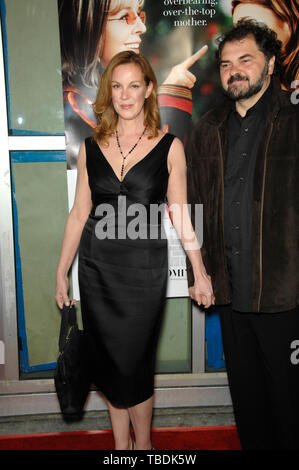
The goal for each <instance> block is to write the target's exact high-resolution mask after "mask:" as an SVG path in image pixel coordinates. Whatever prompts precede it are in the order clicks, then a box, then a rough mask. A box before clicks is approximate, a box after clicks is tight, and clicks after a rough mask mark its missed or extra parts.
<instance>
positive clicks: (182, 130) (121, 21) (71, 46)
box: [58, 0, 299, 297]
mask: <svg viewBox="0 0 299 470" xmlns="http://www.w3.org/2000/svg"><path fill="white" fill-rule="evenodd" d="M58 11H59V27H60V43H61V57H62V80H63V97H64V117H65V135H66V151H67V168H68V178H69V188H70V204H71V202H72V198H73V194H74V189H73V188H74V185H75V181H76V162H77V155H78V150H79V146H80V143H81V142H82V141H83V140H84V139H85V138H86V137H87V136H89V135H91V134H92V133H93V130H94V128H95V126H96V120H95V116H94V114H93V110H92V103H93V102H94V100H95V97H96V93H97V85H98V78H99V76H100V74H101V72H102V71H103V69H104V68H105V66H106V65H107V63H108V62H109V60H110V59H111V58H112V57H113V55H115V54H116V53H118V52H120V51H122V50H125V49H131V50H134V51H136V52H137V53H138V52H142V53H143V54H144V55H146V57H147V58H148V59H149V60H150V62H151V64H152V66H153V69H154V71H155V73H156V76H157V79H158V83H159V96H158V99H159V108H160V114H161V122H162V129H163V130H164V131H165V132H171V133H172V134H175V135H176V136H177V137H179V138H180V139H181V140H182V142H183V143H184V145H185V146H187V144H188V138H189V136H190V132H191V130H192V127H193V125H194V124H195V123H196V121H197V120H198V118H199V117H200V116H201V115H203V114H204V113H205V112H206V111H208V110H209V109H211V108H212V107H214V106H215V105H216V104H217V103H218V102H219V100H220V99H221V98H222V90H221V86H220V81H219V72H218V69H217V66H216V62H215V50H216V47H217V46H216V41H217V37H218V36H219V35H220V34H221V33H222V32H223V31H224V30H226V29H228V28H229V27H230V26H231V25H232V24H233V23H234V22H237V21H238V20H239V19H241V18H243V17H246V18H247V17H249V18H254V19H256V20H258V21H262V22H264V23H266V24H267V25H268V26H269V27H271V28H272V29H274V30H275V31H276V32H277V35H278V38H279V39H280V40H281V41H282V52H283V67H284V68H283V71H282V75H281V83H282V87H283V88H285V89H295V88H296V87H298V85H299V71H298V67H299V65H298V64H299V60H298V57H299V52H298V49H299V39H298V30H299V26H298V24H299V4H298V1H297V0H256V1H255V0H218V1H217V0H215V1H214V0H93V1H89V0H84V1H80V0H58ZM204 46H208V47H207V51H206V52H205V53H204V54H203V55H202V56H201V57H200V58H198V57H199V55H201V53H200V52H198V51H200V49H201V48H203V47H204ZM165 227H166V232H167V233H169V234H171V236H170V237H169V290H168V296H169V297H172V296H186V295H188V289H187V281H186V268H185V255H184V253H183V250H182V248H181V246H180V242H179V240H178V238H177V237H176V236H175V235H173V231H172V229H173V228H172V227H171V221H170V219H169V217H168V215H167V213H166V217H165ZM75 269H76V265H75Z"/></svg>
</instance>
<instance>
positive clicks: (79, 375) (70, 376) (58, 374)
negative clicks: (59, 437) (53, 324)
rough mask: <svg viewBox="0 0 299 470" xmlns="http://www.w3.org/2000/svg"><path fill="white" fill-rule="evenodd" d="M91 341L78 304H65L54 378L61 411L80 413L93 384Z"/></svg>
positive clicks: (72, 415)
mask: <svg viewBox="0 0 299 470" xmlns="http://www.w3.org/2000/svg"><path fill="white" fill-rule="evenodd" d="M89 344H90V342H89V341H88V338H87V335H86V334H85V332H84V331H83V330H79V328H78V324H77V314H76V308H75V306H74V305H73V306H69V307H67V306H65V305H64V306H63V309H62V312H61V328H60V334H59V356H58V359H57V366H56V370H55V374H54V382H55V388H56V393H57V397H58V401H59V404H60V408H61V412H62V414H63V415H64V416H65V417H75V416H78V417H80V416H81V415H82V413H83V410H84V405H85V402H86V399H87V396H88V393H89V390H90V386H91V382H92V380H91V352H90V346H89Z"/></svg>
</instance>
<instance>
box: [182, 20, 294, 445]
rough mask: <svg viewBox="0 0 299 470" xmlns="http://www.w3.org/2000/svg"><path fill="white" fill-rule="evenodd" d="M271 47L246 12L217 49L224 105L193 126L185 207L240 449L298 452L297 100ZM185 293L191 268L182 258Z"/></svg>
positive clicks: (273, 41) (266, 33) (276, 47)
mask: <svg viewBox="0 0 299 470" xmlns="http://www.w3.org/2000/svg"><path fill="white" fill-rule="evenodd" d="M280 48H281V43H280V42H279V41H278V40H277V37H276V35H275V33H274V32H273V31H271V30H269V29H268V28H266V27H264V26H262V25H257V24H256V23H255V22H253V21H250V20H247V21H241V22H239V23H238V25H237V26H235V27H234V28H233V29H232V30H231V31H229V32H228V33H226V34H225V35H224V36H223V38H221V42H220V45H219V50H218V60H219V66H220V77H221V82H222V86H223V89H224V91H225V93H226V95H227V98H228V99H226V101H225V102H224V103H223V104H222V105H221V106H219V107H217V108H215V109H214V110H211V111H209V112H208V113H207V114H206V115H205V116H203V117H202V118H201V119H200V120H199V122H198V124H197V125H196V126H195V129H194V131H193V136H192V139H191V145H190V149H189V155H188V194H189V202H190V203H191V204H196V203H201V204H203V214H204V220H203V222H204V227H203V228H204V240H203V247H202V256H203V260H204V264H205V266H206V269H207V272H208V274H209V275H210V276H211V279H212V284H213V291H214V294H215V297H216V301H215V303H216V305H218V306H219V312H220V318H221V326H222V336H223V346H224V355H225V360H226V368H227V374H228V380H229V386H230V391H231V397H232V402H233V406H234V412H235V419H236V424H237V428H238V432H239V436H240V440H241V444H242V448H243V449H299V431H298V423H299V399H298V396H299V364H298V362H299V361H298V362H296V361H294V360H292V347H294V345H296V344H297V343H296V340H298V339H299V309H298V299H299V292H298V290H299V289H298V272H297V271H298V226H296V224H297V225H298V220H299V214H298V189H297V186H298V184H297V181H296V180H297V177H296V175H298V157H299V140H298V135H297V133H298V124H299V119H298V107H296V106H294V105H293V104H292V103H291V97H290V94H289V93H287V92H284V91H282V90H281V88H280V83H279V80H278V79H277V78H276V77H274V78H273V75H274V74H276V73H277V69H278V65H279V61H280ZM187 272H188V283H189V290H190V296H191V298H194V297H195V295H194V294H195V292H194V289H195V287H194V285H193V283H194V279H193V274H192V268H191V266H190V263H189V262H188V260H187Z"/></svg>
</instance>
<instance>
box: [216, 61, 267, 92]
mask: <svg viewBox="0 0 299 470" xmlns="http://www.w3.org/2000/svg"><path fill="white" fill-rule="evenodd" d="M268 69H269V67H268V60H266V64H265V67H264V70H263V72H262V73H261V76H260V77H259V79H258V80H257V81H256V82H254V83H252V84H251V85H249V87H248V88H247V90H238V89H234V88H233V87H230V85H231V84H233V83H234V82H235V81H238V80H247V81H248V82H249V78H248V77H246V76H244V77H243V76H242V75H240V74H239V73H236V74H235V75H233V76H232V77H231V78H230V79H229V80H228V82H227V84H228V89H227V90H224V91H225V94H226V95H227V96H228V97H229V98H231V99H232V100H234V101H239V100H246V99H248V98H251V97H252V96H254V95H256V94H257V93H258V92H259V91H261V89H262V88H263V85H264V83H265V81H266V78H267V75H268Z"/></svg>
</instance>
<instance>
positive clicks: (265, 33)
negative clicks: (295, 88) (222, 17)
mask: <svg viewBox="0 0 299 470" xmlns="http://www.w3.org/2000/svg"><path fill="white" fill-rule="evenodd" d="M247 36H253V37H254V39H255V41H256V44H257V46H258V48H259V49H260V51H261V52H263V54H264V55H265V57H266V59H267V61H269V59H271V57H273V56H275V68H274V73H273V75H277V74H278V73H279V72H280V68H281V47H282V42H281V41H279V40H278V39H277V34H276V33H275V32H274V31H273V30H272V29H270V28H268V26H266V25H265V24H263V23H260V22H257V21H255V20H251V19H241V20H240V21H238V23H237V24H236V26H234V27H233V28H231V29H230V30H229V31H227V32H225V33H224V34H223V35H222V36H220V37H219V38H218V39H217V45H218V50H217V51H216V59H217V63H218V65H219V64H220V61H221V54H222V49H223V47H224V45H225V44H226V43H227V42H232V41H239V40H241V39H244V38H246V37H247Z"/></svg>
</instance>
